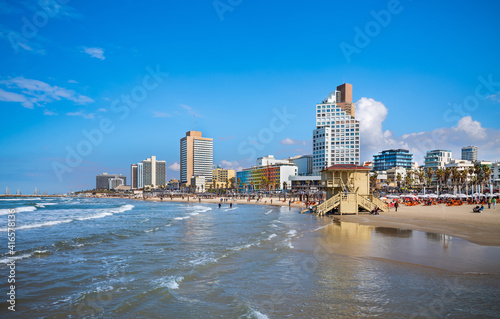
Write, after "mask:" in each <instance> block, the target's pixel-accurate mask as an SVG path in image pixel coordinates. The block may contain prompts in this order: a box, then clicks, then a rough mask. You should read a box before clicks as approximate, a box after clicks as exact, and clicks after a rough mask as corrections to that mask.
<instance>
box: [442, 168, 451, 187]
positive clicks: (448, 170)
mask: <svg viewBox="0 0 500 319" xmlns="http://www.w3.org/2000/svg"><path fill="white" fill-rule="evenodd" d="M450 177H451V168H449V167H446V168H445V169H444V181H445V185H446V187H447V188H448V185H449V180H450Z"/></svg>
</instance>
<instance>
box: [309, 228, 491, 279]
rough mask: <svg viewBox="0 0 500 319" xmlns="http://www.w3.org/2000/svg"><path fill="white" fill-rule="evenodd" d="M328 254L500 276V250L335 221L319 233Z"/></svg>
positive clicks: (438, 236) (434, 235) (460, 240)
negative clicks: (499, 274) (498, 274)
mask: <svg viewBox="0 0 500 319" xmlns="http://www.w3.org/2000/svg"><path fill="white" fill-rule="evenodd" d="M317 236H318V238H317V239H316V240H317V241H318V243H320V245H327V246H328V247H329V251H328V253H329V254H333V255H335V254H336V255H346V256H352V257H368V258H376V259H383V260H387V261H398V262H405V263H411V264H415V265H421V266H426V267H435V268H440V269H444V270H449V271H453V272H488V273H498V272H499V271H500V270H499V269H498V265H500V247H492V246H481V245H477V244H473V243H471V242H469V241H466V240H463V239H459V238H455V237H451V236H447V235H441V234H433V233H425V232H421V231H412V230H406V229H397V228H388V227H375V226H367V225H360V224H356V223H349V222H341V221H338V220H335V221H334V222H333V223H332V224H330V225H328V226H327V227H325V228H323V229H322V230H320V231H318V232H317Z"/></svg>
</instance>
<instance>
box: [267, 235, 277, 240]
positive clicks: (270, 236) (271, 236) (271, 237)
mask: <svg viewBox="0 0 500 319" xmlns="http://www.w3.org/2000/svg"><path fill="white" fill-rule="evenodd" d="M276 236H277V235H276V234H271V235H269V237H267V240H271V239H273V238H274V237H276Z"/></svg>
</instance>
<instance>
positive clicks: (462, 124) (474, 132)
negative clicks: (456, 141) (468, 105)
mask: <svg viewBox="0 0 500 319" xmlns="http://www.w3.org/2000/svg"><path fill="white" fill-rule="evenodd" d="M453 130H454V131H456V132H463V133H465V134H467V135H468V136H470V137H472V138H475V139H480V140H482V139H485V138H486V130H485V129H484V128H483V127H481V123H479V122H478V121H473V120H472V117H471V116H466V117H463V118H461V119H460V121H458V124H457V126H455V127H453Z"/></svg>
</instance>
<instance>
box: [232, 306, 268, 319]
mask: <svg viewBox="0 0 500 319" xmlns="http://www.w3.org/2000/svg"><path fill="white" fill-rule="evenodd" d="M239 318H240V319H245V318H247V319H250V318H251V319H269V317H268V316H266V315H265V314H263V313H262V312H260V311H257V310H255V309H253V308H251V307H248V311H247V312H246V313H245V314H244V315H242V316H240V317H239Z"/></svg>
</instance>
